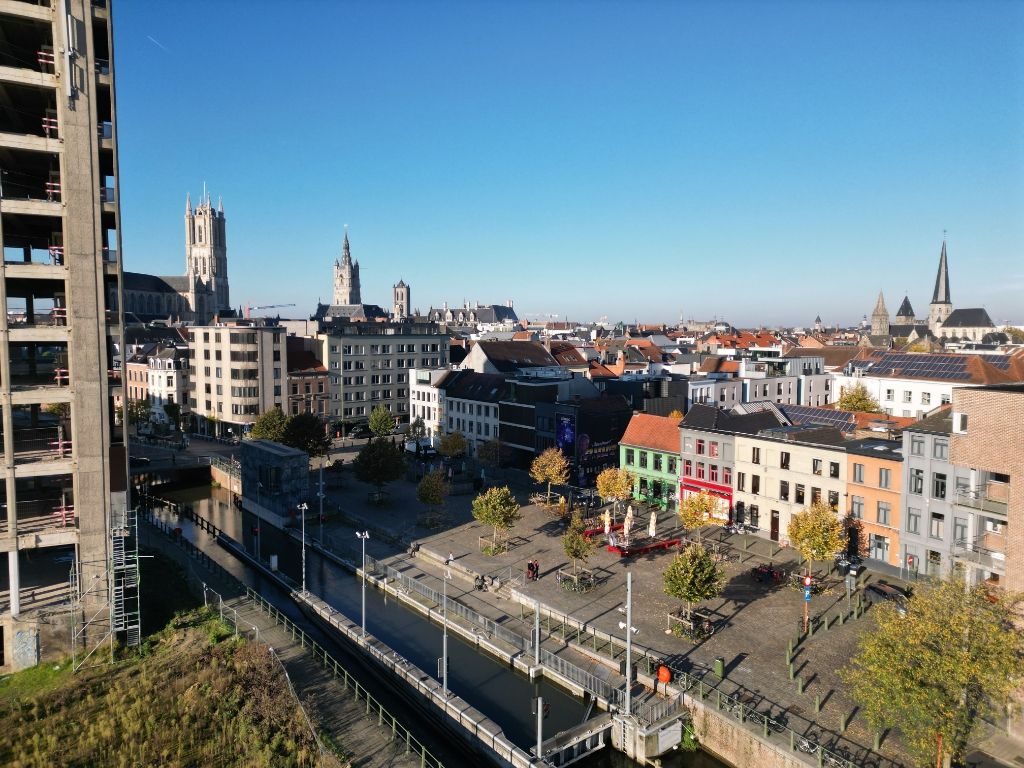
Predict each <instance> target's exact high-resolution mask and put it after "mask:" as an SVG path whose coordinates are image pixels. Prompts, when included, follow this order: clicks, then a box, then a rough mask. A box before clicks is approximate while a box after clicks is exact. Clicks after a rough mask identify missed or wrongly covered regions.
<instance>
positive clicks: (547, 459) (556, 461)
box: [530, 448, 569, 504]
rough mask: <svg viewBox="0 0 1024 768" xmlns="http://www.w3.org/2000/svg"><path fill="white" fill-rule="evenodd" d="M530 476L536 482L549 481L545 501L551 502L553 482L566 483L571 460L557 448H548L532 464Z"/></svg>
mask: <svg viewBox="0 0 1024 768" xmlns="http://www.w3.org/2000/svg"><path fill="white" fill-rule="evenodd" d="M530 477H531V478H533V480H534V482H537V483H547V484H548V492H547V495H546V498H545V503H547V504H550V503H551V484H552V483H558V484H560V485H561V484H562V483H566V482H568V480H569V460H568V459H567V458H565V454H564V453H562V452H561V451H560V450H558V449H557V448H548V449H547V450H545V451H544V452H543V453H541V454H540V456H538V457H537V458H535V459H534V460H533V463H532V464H531V465H530Z"/></svg>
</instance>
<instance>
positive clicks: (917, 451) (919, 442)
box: [910, 435, 924, 456]
mask: <svg viewBox="0 0 1024 768" xmlns="http://www.w3.org/2000/svg"><path fill="white" fill-rule="evenodd" d="M910 455H911V456H924V437H922V436H921V435H911V437H910Z"/></svg>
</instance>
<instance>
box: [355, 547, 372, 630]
mask: <svg viewBox="0 0 1024 768" xmlns="http://www.w3.org/2000/svg"><path fill="white" fill-rule="evenodd" d="M356 538H357V539H360V540H361V541H362V542H363V639H365V638H366V540H367V539H368V538H370V532H369V531H356Z"/></svg>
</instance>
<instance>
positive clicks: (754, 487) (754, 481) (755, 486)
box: [750, 475, 761, 496]
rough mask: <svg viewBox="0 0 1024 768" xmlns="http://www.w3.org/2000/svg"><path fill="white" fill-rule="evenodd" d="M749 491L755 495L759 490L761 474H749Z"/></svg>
mask: <svg viewBox="0 0 1024 768" xmlns="http://www.w3.org/2000/svg"><path fill="white" fill-rule="evenodd" d="M750 492H751V493H752V494H754V495H755V496H756V495H757V494H759V493H760V492H761V476H760V475H751V476H750Z"/></svg>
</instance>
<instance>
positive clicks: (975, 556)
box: [953, 531, 1006, 575]
mask: <svg viewBox="0 0 1024 768" xmlns="http://www.w3.org/2000/svg"><path fill="white" fill-rule="evenodd" d="M953 559H954V560H956V561H957V562H959V563H964V564H969V565H971V566H973V567H975V568H980V569H983V570H985V571H989V572H991V573H998V574H1000V575H1004V574H1005V573H1006V533H1005V531H1004V532H1001V533H996V532H995V531H986V532H985V533H982V534H981V535H980V536H975V537H974V538H973V539H961V540H960V541H956V542H954V543H953Z"/></svg>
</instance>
